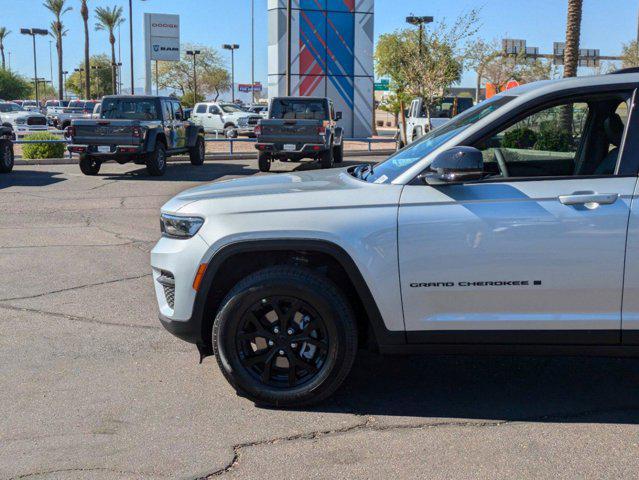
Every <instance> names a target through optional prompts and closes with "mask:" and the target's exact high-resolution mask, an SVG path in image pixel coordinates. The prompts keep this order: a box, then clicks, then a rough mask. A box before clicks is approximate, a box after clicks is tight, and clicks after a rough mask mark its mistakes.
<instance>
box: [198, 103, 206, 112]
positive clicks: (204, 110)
mask: <svg viewBox="0 0 639 480" xmlns="http://www.w3.org/2000/svg"><path fill="white" fill-rule="evenodd" d="M195 113H206V105H204V104H203V103H200V104H198V106H197V108H196V109H195Z"/></svg>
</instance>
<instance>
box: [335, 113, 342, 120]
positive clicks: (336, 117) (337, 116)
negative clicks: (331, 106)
mask: <svg viewBox="0 0 639 480" xmlns="http://www.w3.org/2000/svg"><path fill="white" fill-rule="evenodd" d="M341 119H342V112H335V120H341Z"/></svg>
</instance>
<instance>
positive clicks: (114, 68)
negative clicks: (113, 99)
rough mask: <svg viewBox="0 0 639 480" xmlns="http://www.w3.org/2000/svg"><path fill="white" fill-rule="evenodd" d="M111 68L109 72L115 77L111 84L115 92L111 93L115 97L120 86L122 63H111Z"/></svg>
mask: <svg viewBox="0 0 639 480" xmlns="http://www.w3.org/2000/svg"><path fill="white" fill-rule="evenodd" d="M111 67H112V68H111V71H112V72H113V75H115V81H114V82H113V84H114V85H115V92H113V95H117V94H118V85H119V84H120V68H121V67H122V62H115V63H112V64H111Z"/></svg>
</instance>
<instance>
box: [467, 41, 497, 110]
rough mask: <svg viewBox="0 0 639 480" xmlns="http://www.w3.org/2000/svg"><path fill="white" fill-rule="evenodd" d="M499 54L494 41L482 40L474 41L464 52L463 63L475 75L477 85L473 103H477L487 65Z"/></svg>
mask: <svg viewBox="0 0 639 480" xmlns="http://www.w3.org/2000/svg"><path fill="white" fill-rule="evenodd" d="M500 54H501V52H500V49H499V47H498V44H497V42H496V41H493V42H487V41H485V40H483V39H481V38H480V39H478V40H475V41H474V42H473V43H472V44H471V45H469V47H468V48H467V50H466V55H465V56H464V57H465V62H466V65H465V66H468V67H469V68H472V69H473V70H475V72H476V73H477V83H476V87H475V102H479V94H480V91H481V85H482V80H483V79H484V72H485V71H486V68H487V66H488V65H490V64H491V63H492V62H494V60H495V59H496V58H497V57H499V56H500Z"/></svg>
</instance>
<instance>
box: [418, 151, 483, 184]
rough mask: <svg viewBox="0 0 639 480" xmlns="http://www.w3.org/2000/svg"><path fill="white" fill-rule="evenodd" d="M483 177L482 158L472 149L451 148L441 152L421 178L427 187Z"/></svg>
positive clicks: (479, 153) (478, 152)
mask: <svg viewBox="0 0 639 480" xmlns="http://www.w3.org/2000/svg"><path fill="white" fill-rule="evenodd" d="M483 176H484V158H483V156H482V154H481V152H480V151H479V150H477V149H476V148H474V147H453V148H450V149H448V150H445V151H443V152H441V153H440V154H439V155H437V157H435V159H434V160H433V162H432V163H431V164H430V166H429V168H428V170H427V171H426V172H424V173H422V174H421V175H420V176H419V178H421V179H422V180H423V181H424V182H425V183H427V184H428V185H445V184H449V183H461V182H467V181H470V180H480V179H481V178H482V177H483Z"/></svg>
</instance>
